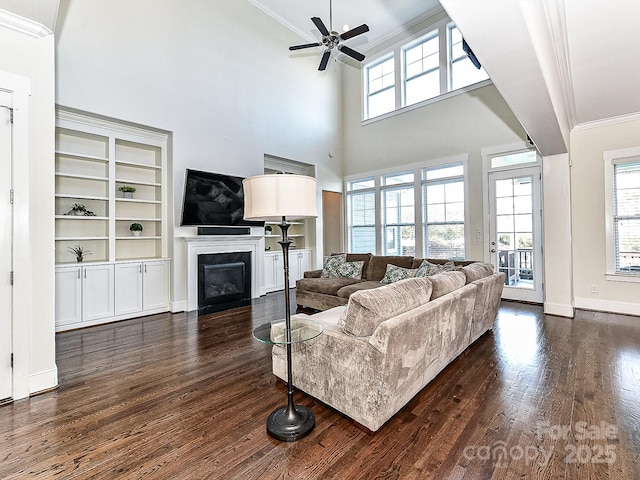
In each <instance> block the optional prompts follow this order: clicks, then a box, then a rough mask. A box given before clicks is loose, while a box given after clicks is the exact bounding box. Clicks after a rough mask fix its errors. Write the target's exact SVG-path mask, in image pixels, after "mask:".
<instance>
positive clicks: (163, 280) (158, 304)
mask: <svg viewBox="0 0 640 480" xmlns="http://www.w3.org/2000/svg"><path fill="white" fill-rule="evenodd" d="M142 275H143V281H142V309H143V310H155V309H159V308H166V309H168V308H169V261H167V260H163V261H158V262H144V263H143V264H142Z"/></svg>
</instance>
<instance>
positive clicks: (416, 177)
mask: <svg viewBox="0 0 640 480" xmlns="http://www.w3.org/2000/svg"><path fill="white" fill-rule="evenodd" d="M468 160H469V155H468V154H460V155H454V156H451V157H445V158H438V159H432V160H429V161H424V162H421V163H418V164H412V165H406V166H397V167H393V168H388V169H384V170H378V171H374V172H363V173H361V174H357V175H349V176H347V177H345V178H344V191H345V192H346V193H347V201H346V202H345V203H344V209H345V218H347V219H348V220H347V221H348V222H350V219H349V211H348V210H349V200H348V195H349V192H350V187H349V186H350V184H351V183H353V182H358V181H364V180H371V179H373V180H374V185H375V186H374V187H373V190H374V192H375V193H374V206H375V222H376V224H375V232H376V245H375V251H372V252H371V253H373V254H374V255H383V253H382V252H383V251H384V244H383V242H384V241H385V240H386V232H385V230H384V222H383V208H384V205H383V198H382V190H383V185H382V183H383V178H384V177H388V176H394V175H401V174H403V173H409V172H412V173H413V183H410V182H409V183H410V184H412V185H413V187H414V188H413V191H414V224H413V225H414V232H415V254H414V255H413V256H414V257H415V258H425V255H426V252H425V251H424V237H423V205H422V171H423V170H424V169H427V168H429V169H436V168H443V167H445V166H449V165H453V164H462V171H463V175H462V177H463V184H464V252H465V255H466V254H467V252H468V251H469V245H470V244H469V242H470V238H469V235H470V232H469V179H468V175H469V173H468V172H469V171H468ZM399 185H400V186H401V185H405V184H404V183H398V184H393V185H389V188H395V187H397V186H399ZM362 190H371V189H370V188H369V189H362ZM362 190H356V192H357V191H362ZM349 227H350V225H349V224H348V225H347V228H346V229H345V239H344V240H345V245H346V248H347V251H352V250H353V248H352V235H351V232H350V228H349Z"/></svg>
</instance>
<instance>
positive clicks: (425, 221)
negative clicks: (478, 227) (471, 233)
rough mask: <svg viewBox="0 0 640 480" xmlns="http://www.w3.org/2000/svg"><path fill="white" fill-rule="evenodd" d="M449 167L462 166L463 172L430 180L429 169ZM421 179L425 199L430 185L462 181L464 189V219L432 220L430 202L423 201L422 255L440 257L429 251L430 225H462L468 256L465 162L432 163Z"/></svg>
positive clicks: (422, 195)
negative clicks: (428, 209)
mask: <svg viewBox="0 0 640 480" xmlns="http://www.w3.org/2000/svg"><path fill="white" fill-rule="evenodd" d="M449 167H461V168H462V173H461V174H460V175H455V176H453V175H452V176H450V177H443V178H437V179H433V180H428V179H427V178H426V177H427V172H429V171H434V170H441V169H444V168H449ZM421 173H422V174H421V181H420V194H421V198H422V199H423V200H424V199H425V198H426V192H425V188H426V187H427V186H429V185H446V184H452V183H459V182H462V190H463V195H464V197H463V202H462V203H463V209H462V210H463V218H462V221H461V222H460V221H455V222H454V221H446V220H445V221H443V222H430V221H429V218H428V216H427V207H428V205H429V203H428V202H426V203H425V202H422V210H423V218H422V232H423V233H422V255H423V257H424V258H438V257H432V256H431V255H430V253H429V237H428V235H427V228H428V226H429V225H462V236H463V252H462V253H463V255H462V259H465V258H466V256H467V227H466V225H467V188H466V185H467V184H466V181H465V179H466V178H465V165H464V163H463V162H454V163H448V164H440V165H432V166H429V167H425V168H423V169H422V172H421ZM447 203H448V202H446V199H445V203H444V204H445V205H447ZM455 260H460V258H457V257H456V258H455Z"/></svg>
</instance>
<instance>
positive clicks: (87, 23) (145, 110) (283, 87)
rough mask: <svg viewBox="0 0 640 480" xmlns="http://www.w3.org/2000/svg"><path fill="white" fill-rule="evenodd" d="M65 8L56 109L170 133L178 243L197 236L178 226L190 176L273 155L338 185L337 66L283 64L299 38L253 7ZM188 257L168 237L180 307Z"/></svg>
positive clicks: (256, 169) (230, 170)
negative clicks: (301, 164)
mask: <svg viewBox="0 0 640 480" xmlns="http://www.w3.org/2000/svg"><path fill="white" fill-rule="evenodd" d="M60 6H61V8H60V17H59V19H58V28H57V32H56V34H57V43H56V55H57V57H56V60H57V92H56V101H57V103H58V104H60V105H65V106H68V107H72V108H77V109H81V110H85V111H89V112H94V113H98V114H102V115H107V116H110V117H114V118H118V119H123V120H127V121H131V122H136V123H140V124H143V125H149V126H152V127H157V128H161V129H164V130H168V131H170V132H172V133H173V137H172V141H173V152H172V156H173V185H172V186H173V200H174V205H173V216H174V218H173V223H174V225H175V226H176V228H175V231H174V235H175V237H180V236H185V235H193V234H195V229H192V228H180V227H178V224H179V222H180V214H181V207H182V189H183V183H184V171H185V168H194V169H200V170H205V171H212V172H218V173H227V174H232V175H239V176H247V175H255V174H258V173H262V169H263V161H264V155H265V154H269V155H273V156H276V157H281V158H287V159H292V160H296V161H300V162H306V163H309V164H314V165H316V172H317V177H318V184H319V192H320V191H321V190H322V189H330V190H335V189H336V188H339V187H340V186H341V182H342V175H343V172H342V158H341V155H340V152H341V150H342V145H341V137H340V134H339V130H338V129H336V125H337V124H338V121H339V118H340V113H339V105H340V103H339V101H340V90H339V88H338V86H339V80H340V78H339V73H340V72H339V65H336V64H333V63H332V64H331V65H330V67H329V68H328V69H327V71H325V72H318V71H317V62H318V58H317V56H297V57H290V55H289V51H288V50H287V47H288V45H291V44H295V43H300V40H301V39H300V38H299V37H297V36H296V35H294V34H293V33H291V32H290V31H288V30H287V29H285V28H284V27H283V26H281V25H280V24H279V23H277V22H276V21H274V20H273V19H271V18H270V17H268V16H267V15H265V14H264V13H263V12H261V11H260V10H258V9H257V8H255V7H254V6H252V5H251V4H249V2H246V1H231V0H229V1H216V2H211V1H205V0H183V1H180V2H176V1H170V0H134V1H132V0H64V1H62V2H61V5H60ZM330 151H331V152H333V153H334V156H333V158H329V155H328V153H329V152H330ZM319 195H320V194H319ZM318 198H320V196H319V197H318ZM292 201H295V199H292ZM316 237H317V238H322V234H321V232H318V234H317V235H316ZM318 247H321V245H318ZM318 254H319V255H318V256H321V254H322V252H321V251H320V250H319V249H318ZM184 257H185V251H184V248H183V244H182V241H181V240H179V239H178V240H175V242H174V251H173V267H174V268H173V282H172V283H173V298H172V300H173V304H174V308H175V309H179V308H181V305H184V301H185V299H186V292H185V289H186V285H185V283H186V282H185V274H186V267H185V262H184Z"/></svg>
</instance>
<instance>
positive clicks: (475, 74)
mask: <svg viewBox="0 0 640 480" xmlns="http://www.w3.org/2000/svg"><path fill="white" fill-rule="evenodd" d="M487 78H489V75H487V72H486V71H485V70H484V68H480V69H477V68H476V67H475V65H474V64H473V63H471V60H469V59H468V58H467V57H466V56H465V57H463V58H461V59H460V60H458V61H456V62H454V63H452V64H451V90H457V89H459V88H463V87H466V86H467V85H473V84H474V83H478V82H481V81H483V80H486V79H487Z"/></svg>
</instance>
